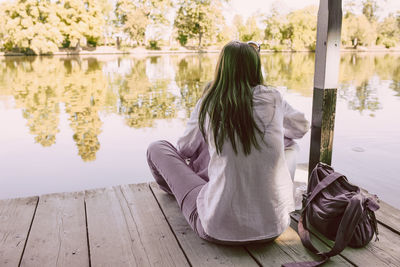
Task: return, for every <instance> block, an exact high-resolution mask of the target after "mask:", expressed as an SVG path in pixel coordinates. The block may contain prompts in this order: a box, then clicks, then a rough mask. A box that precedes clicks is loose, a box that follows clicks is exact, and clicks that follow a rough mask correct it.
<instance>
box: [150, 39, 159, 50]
mask: <svg viewBox="0 0 400 267" xmlns="http://www.w3.org/2000/svg"><path fill="white" fill-rule="evenodd" d="M149 48H150V49H151V50H160V49H161V48H160V47H159V46H158V41H157V40H150V41H149Z"/></svg>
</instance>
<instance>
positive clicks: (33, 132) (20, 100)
mask: <svg viewBox="0 0 400 267" xmlns="http://www.w3.org/2000/svg"><path fill="white" fill-rule="evenodd" d="M217 57H218V55H217V54H200V55H199V54H179V55H160V56H132V55H130V56H119V55H101V56H76V57H56V56H55V57H7V58H4V57H3V58H0V125H1V131H0V199H2V198H13V197H21V196H30V195H38V194H45V193H53V192H65V191H78V190H83V189H89V188H99V187H106V186H112V185H119V184H129V183H140V182H147V181H151V180H152V176H151V174H150V171H149V169H148V166H147V162H146V149H147V146H148V145H149V144H150V143H151V142H152V141H155V140H158V139H167V140H169V141H171V142H172V143H175V142H176V140H177V139H178V137H179V136H180V135H181V134H182V133H183V131H184V127H185V123H186V121H187V119H188V116H189V115H190V112H191V110H192V109H193V107H194V105H195V103H196V100H197V99H198V98H199V97H200V95H201V94H202V91H203V86H204V84H205V83H206V82H207V81H209V80H211V79H212V77H213V72H214V68H215V65H216V61H217ZM262 63H263V73H264V77H265V83H266V84H269V85H273V86H276V87H277V88H278V89H279V90H280V91H281V92H282V94H283V95H284V97H285V98H286V99H287V101H288V102H289V103H290V104H292V106H294V107H295V108H297V109H299V110H301V111H303V112H304V113H305V114H306V115H307V117H308V118H309V119H310V120H311V107H312V91H313V73H314V54H313V53H275V54H262ZM339 76H340V78H339V80H340V81H339V83H340V85H339V89H338V102H337V109H336V124H335V136H334V148H333V162H332V165H333V167H334V168H335V169H336V170H337V171H339V172H342V173H343V174H345V175H346V176H347V177H348V179H349V180H350V181H351V182H353V183H356V184H357V185H359V186H361V187H363V188H365V189H367V190H369V191H370V192H371V193H375V194H377V195H378V196H379V197H380V198H381V199H383V200H385V201H387V202H388V203H390V204H392V205H394V206H396V207H397V208H400V201H399V198H398V195H399V193H400V164H399V161H400V156H399V154H398V153H399V151H400V141H399V138H400V118H399V117H400V54H397V53H390V54H384V53H378V54H371V53H358V54H354V53H342V55H341V63H340V75H339ZM309 139H310V135H309V134H307V135H306V136H305V137H304V138H303V139H302V140H300V141H299V145H300V147H301V152H300V154H299V158H298V161H299V163H306V162H307V161H308V153H309V143H310V142H309Z"/></svg>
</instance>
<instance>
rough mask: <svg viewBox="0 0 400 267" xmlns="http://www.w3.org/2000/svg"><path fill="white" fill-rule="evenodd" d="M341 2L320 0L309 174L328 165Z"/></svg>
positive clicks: (334, 98)
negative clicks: (317, 165)
mask: <svg viewBox="0 0 400 267" xmlns="http://www.w3.org/2000/svg"><path fill="white" fill-rule="evenodd" d="M341 28H342V1H341V0H320V4H319V10H318V24H317V45H316V49H315V72H314V94H313V108H312V120H311V143H310V160H309V165H308V169H309V174H310V173H311V171H312V170H313V169H314V167H315V166H316V164H317V163H318V162H324V163H326V164H331V161H332V146H333V129H334V124H335V110H336V94H337V89H336V88H337V84H338V76H339V63H340V32H341Z"/></svg>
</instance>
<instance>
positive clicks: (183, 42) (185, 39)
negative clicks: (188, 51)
mask: <svg viewBox="0 0 400 267" xmlns="http://www.w3.org/2000/svg"><path fill="white" fill-rule="evenodd" d="M176 39H177V40H178V41H179V43H180V44H181V46H185V45H186V44H187V42H188V37H187V35H183V34H180V35H179V36H178V38H176Z"/></svg>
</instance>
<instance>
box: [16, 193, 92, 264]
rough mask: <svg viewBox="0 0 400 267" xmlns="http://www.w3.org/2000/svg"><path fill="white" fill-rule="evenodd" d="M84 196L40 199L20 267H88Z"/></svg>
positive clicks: (63, 195)
mask: <svg viewBox="0 0 400 267" xmlns="http://www.w3.org/2000/svg"><path fill="white" fill-rule="evenodd" d="M88 254H89V252H88V246H87V234H86V219H85V204H84V193H83V192H75V193H61V194H50V195H44V196H41V197H40V199H39V204H38V207H37V210H36V215H35V218H34V220H33V224H32V229H31V232H30V235H29V238H28V242H27V244H26V248H25V253H24V255H23V258H22V261H21V266H41V267H42V266H43V267H44V266H89V255H88Z"/></svg>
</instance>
